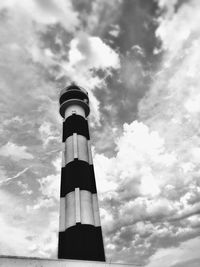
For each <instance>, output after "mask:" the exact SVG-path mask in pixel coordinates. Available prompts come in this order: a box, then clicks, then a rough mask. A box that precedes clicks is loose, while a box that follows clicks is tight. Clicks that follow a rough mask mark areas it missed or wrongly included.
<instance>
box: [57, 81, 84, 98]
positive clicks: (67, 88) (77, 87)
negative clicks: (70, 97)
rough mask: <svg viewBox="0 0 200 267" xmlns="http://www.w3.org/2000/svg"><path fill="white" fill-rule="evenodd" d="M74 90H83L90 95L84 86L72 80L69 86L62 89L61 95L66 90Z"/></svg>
mask: <svg viewBox="0 0 200 267" xmlns="http://www.w3.org/2000/svg"><path fill="white" fill-rule="evenodd" d="M73 90H78V91H82V92H84V93H85V94H87V95H88V92H87V91H86V90H85V89H84V88H83V87H80V86H78V85H77V84H76V83H74V82H72V83H71V84H70V85H69V86H66V87H65V88H63V89H62V90H61V91H60V96H61V95H62V94H64V93H65V92H67V91H73Z"/></svg>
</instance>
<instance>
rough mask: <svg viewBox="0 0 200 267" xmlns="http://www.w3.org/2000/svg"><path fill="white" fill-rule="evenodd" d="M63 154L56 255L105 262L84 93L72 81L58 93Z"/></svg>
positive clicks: (86, 99)
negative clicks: (61, 119)
mask: <svg viewBox="0 0 200 267" xmlns="http://www.w3.org/2000/svg"><path fill="white" fill-rule="evenodd" d="M59 102H60V115H61V116H62V117H63V139H62V142H63V147H64V149H63V155H62V158H63V160H62V170H61V186H60V227H59V240H58V258H60V259H77V260H93V261H105V254H104V246H103V238H102V230H101V224H100V216H99V207H98V198H97V189H96V182H95V174H94V167H93V162H92V154H91V147H90V134H89V126H88V120H87V118H88V115H89V113H90V107H89V98H88V93H87V91H86V90H85V89H83V88H81V87H79V86H77V85H75V84H72V85H70V86H68V87H66V88H64V89H63V90H62V91H61V93H60V99H59Z"/></svg>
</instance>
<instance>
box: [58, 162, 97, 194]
mask: <svg viewBox="0 0 200 267" xmlns="http://www.w3.org/2000/svg"><path fill="white" fill-rule="evenodd" d="M77 187H78V188H80V190H87V191H90V192H91V193H93V194H94V193H96V192H97V190H96V183H95V177H94V169H93V166H92V165H89V163H88V162H86V161H83V160H73V161H71V162H69V163H68V164H67V165H66V166H65V167H63V168H62V170H61V189H60V196H61V197H65V195H66V194H68V193H69V192H71V191H74V190H75V188H77Z"/></svg>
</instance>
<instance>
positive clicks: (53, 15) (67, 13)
mask: <svg viewBox="0 0 200 267" xmlns="http://www.w3.org/2000/svg"><path fill="white" fill-rule="evenodd" d="M5 8H9V9H15V12H16V11H17V12H19V13H21V12H22V13H23V14H27V15H28V16H29V17H30V18H31V19H32V20H33V21H34V22H37V23H39V24H44V25H46V26H48V25H54V24H56V23H60V24H61V25H62V26H63V27H64V28H65V30H67V31H69V32H74V31H75V29H76V28H77V26H78V25H79V19H78V14H77V12H75V11H74V10H73V8H72V4H71V1H67V2H66V1H63V0H61V1H59V3H55V1H54V0H50V1H46V0H42V1H38V0H30V1H28V2H27V1H20V2H18V1H16V0H10V1H1V4H0V9H5Z"/></svg>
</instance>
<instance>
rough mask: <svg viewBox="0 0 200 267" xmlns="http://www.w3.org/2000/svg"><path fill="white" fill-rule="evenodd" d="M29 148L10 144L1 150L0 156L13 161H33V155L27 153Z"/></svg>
mask: <svg viewBox="0 0 200 267" xmlns="http://www.w3.org/2000/svg"><path fill="white" fill-rule="evenodd" d="M26 150H27V147H25V146H18V145H16V144H14V143H11V142H8V143H7V144H5V145H4V146H2V147H1V148H0V155H1V156H3V157H10V158H11V159H13V160H16V161H18V160H21V159H28V160H29V159H33V155H32V154H31V153H29V152H27V151H26Z"/></svg>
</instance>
